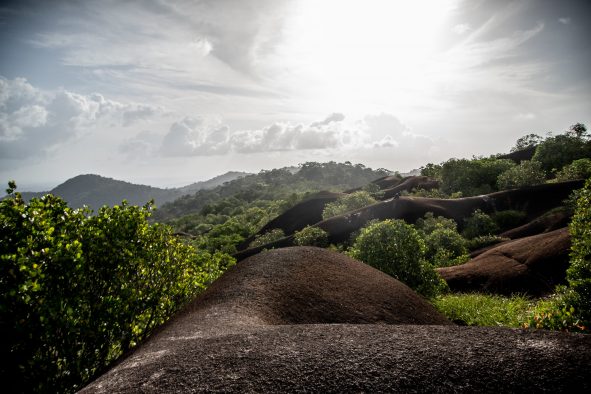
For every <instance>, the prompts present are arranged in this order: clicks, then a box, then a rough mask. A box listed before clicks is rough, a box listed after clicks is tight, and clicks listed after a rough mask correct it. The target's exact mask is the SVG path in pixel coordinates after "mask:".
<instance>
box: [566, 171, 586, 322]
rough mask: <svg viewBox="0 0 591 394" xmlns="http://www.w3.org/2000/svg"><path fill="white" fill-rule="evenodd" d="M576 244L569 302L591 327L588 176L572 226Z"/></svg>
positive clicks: (569, 279) (573, 239)
mask: <svg viewBox="0 0 591 394" xmlns="http://www.w3.org/2000/svg"><path fill="white" fill-rule="evenodd" d="M569 229H570V233H571V237H572V246H571V254H570V258H571V259H570V267H569V268H568V270H567V271H566V279H567V281H568V287H569V289H570V291H569V292H568V293H567V302H569V303H570V304H571V305H572V306H573V307H574V308H575V313H576V315H577V316H578V317H580V318H581V319H582V321H583V324H584V325H585V326H586V327H590V326H591V178H589V179H587V182H586V183H585V187H584V188H583V190H582V192H581V194H580V196H579V200H578V202H577V209H576V211H575V214H574V216H573V219H572V222H571V224H570V226H569Z"/></svg>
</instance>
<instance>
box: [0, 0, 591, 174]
mask: <svg viewBox="0 0 591 394" xmlns="http://www.w3.org/2000/svg"><path fill="white" fill-rule="evenodd" d="M589 10H590V6H589V5H588V4H586V3H585V2H578V1H575V0H569V1H564V2H553V1H549V0H528V1H490V0H479V1H461V0H441V1H427V0H418V1H379V0H365V1H355V0H351V1H337V0H323V1H313V0H294V1H277V0H258V1H238V0H228V1H215V2H209V1H188V0H187V1H182V0H179V1H160V0H150V1H143V2H140V3H137V2H119V1H104V2H71V1H56V2H51V5H49V4H44V3H42V2H34V1H30V2H29V1H23V2H13V3H10V2H9V3H7V4H6V5H5V6H3V7H2V8H1V9H0V37H1V39H0V59H2V60H1V61H0V78H1V79H0V154H1V155H0V175H2V176H3V177H4V178H6V179H8V178H16V179H17V181H18V180H22V181H23V182H20V183H21V184H24V185H27V183H29V184H31V185H33V184H41V183H46V184H47V183H49V184H52V183H57V182H59V181H63V180H65V179H67V178H68V177H71V176H74V175H77V174H79V173H81V172H93V173H99V174H101V175H105V176H111V177H115V178H119V179H126V180H131V181H139V182H143V183H150V184H155V185H160V186H169V185H180V184H183V183H188V182H192V181H196V180H202V179H205V178H209V177H212V176H215V175H218V174H219V173H222V172H225V171H229V170H246V171H258V170H260V169H262V168H270V167H278V166H288V165H297V164H298V163H301V162H304V161H308V160H315V161H326V160H341V161H344V160H349V161H352V162H363V163H364V164H366V165H368V166H372V167H376V168H377V167H385V168H389V169H392V170H401V171H407V170H411V169H413V168H417V167H419V166H420V165H423V164H425V163H426V162H429V161H431V162H439V161H442V160H445V159H447V158H449V157H452V156H455V157H470V156H472V155H474V154H475V155H487V154H492V153H497V152H501V151H504V150H508V148H509V147H510V146H511V145H512V143H513V142H514V141H515V140H516V139H517V138H518V137H520V136H521V135H524V134H527V133H531V132H537V133H540V134H543V133H545V132H547V131H554V132H560V131H562V130H564V129H565V128H567V127H568V126H569V125H570V124H573V123H575V122H583V123H585V122H587V123H589V122H590V120H589V111H588V110H589V108H590V107H591V105H590V104H591V100H590V95H589V88H590V87H591V80H590V78H589V73H588V70H589V69H591V48H590V45H589V42H588V38H587V37H589V36H590V35H589V32H590V31H589V30H590V29H589V27H588V20H587V19H588V18H586V17H585V15H586V13H587V14H588V12H589Z"/></svg>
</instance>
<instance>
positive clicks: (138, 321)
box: [0, 182, 233, 392]
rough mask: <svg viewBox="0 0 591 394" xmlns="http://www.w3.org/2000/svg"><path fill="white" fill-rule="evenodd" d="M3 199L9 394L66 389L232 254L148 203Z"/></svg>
mask: <svg viewBox="0 0 591 394" xmlns="http://www.w3.org/2000/svg"><path fill="white" fill-rule="evenodd" d="M14 189H15V185H14V182H11V183H10V184H9V189H8V190H7V192H8V194H9V195H10V196H9V197H8V198H6V199H5V200H3V201H1V202H0V223H1V224H0V240H1V241H0V259H1V262H2V264H1V265H0V325H1V327H0V329H1V332H2V333H3V338H2V342H3V345H2V347H3V348H2V359H3V365H4V366H5V367H3V368H2V375H3V381H4V382H5V383H9V382H12V387H9V388H8V391H19V392H20V391H24V392H31V391H72V390H75V389H78V388H80V387H81V385H82V384H83V383H84V382H86V381H87V380H88V379H89V378H90V377H92V376H93V374H94V373H96V372H97V371H100V370H101V369H102V368H104V367H105V366H106V365H107V364H108V363H109V362H111V361H112V360H114V359H115V358H117V357H118V356H119V355H121V354H122V353H123V352H124V351H126V350H128V349H129V348H131V347H133V346H134V345H135V344H136V343H138V342H139V341H141V340H143V339H144V338H145V337H146V336H147V335H148V334H149V333H150V331H151V330H152V329H153V328H154V327H156V326H157V325H159V324H161V323H163V322H164V321H165V320H167V319H168V318H169V317H170V316H171V315H172V314H173V313H174V312H175V311H176V310H178V308H179V307H180V306H182V305H183V304H184V303H185V302H186V301H188V300H189V299H190V298H192V297H193V296H194V295H195V294H196V293H197V292H199V291H201V290H203V289H204V288H205V287H206V286H207V285H208V284H209V283H210V282H211V281H213V280H214V279H215V278H217V277H218V276H219V275H220V274H221V273H222V272H223V270H224V269H226V268H227V266H229V265H230V264H232V262H233V260H232V259H231V258H230V257H229V256H227V255H223V254H220V253H217V254H215V255H210V254H209V253H204V252H198V251H196V250H195V249H194V248H192V247H191V246H189V245H186V244H184V243H183V242H181V241H180V240H179V239H178V238H177V237H175V236H173V235H172V229H171V228H169V227H168V226H164V225H159V224H156V225H150V224H149V223H148V222H147V218H148V217H149V215H150V211H151V205H150V204H147V205H146V206H145V207H143V208H139V207H136V206H129V205H127V204H126V203H125V202H124V203H123V204H122V205H120V206H114V207H112V208H108V207H103V208H102V209H100V211H99V212H98V213H97V214H96V215H94V216H90V211H88V210H87V209H80V210H72V209H71V208H69V207H68V206H67V204H66V203H65V202H64V201H63V200H61V199H60V198H58V197H54V196H52V195H46V196H44V197H42V198H40V199H36V198H35V199H32V200H31V201H30V203H29V204H26V203H25V202H24V201H23V199H22V197H21V196H20V194H19V193H14Z"/></svg>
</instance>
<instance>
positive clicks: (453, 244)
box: [425, 228, 468, 267]
mask: <svg viewBox="0 0 591 394" xmlns="http://www.w3.org/2000/svg"><path fill="white" fill-rule="evenodd" d="M466 244H467V242H466V240H465V239H464V238H463V237H462V236H461V235H460V234H459V233H458V232H457V231H456V230H452V229H450V228H437V229H435V230H434V231H433V232H431V234H428V235H427V236H426V237H425V245H426V258H427V261H429V262H430V263H431V264H433V265H434V266H435V267H448V266H452V265H458V264H462V263H464V262H466V261H467V260H468V249H467V248H466Z"/></svg>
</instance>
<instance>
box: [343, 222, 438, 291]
mask: <svg viewBox="0 0 591 394" xmlns="http://www.w3.org/2000/svg"><path fill="white" fill-rule="evenodd" d="M349 254H350V255H351V256H352V257H353V258H356V259H358V260H361V261H363V262H365V263H367V264H369V265H371V266H372V267H375V268H377V269H379V270H380V271H382V272H385V273H387V274H388V275H391V276H393V277H394V278H396V279H398V280H400V281H401V282H404V283H405V284H406V285H408V286H409V287H411V288H413V289H414V290H416V291H417V292H419V293H421V294H423V295H424V296H427V297H431V296H434V295H436V294H437V293H438V292H439V291H440V290H441V289H442V286H443V285H444V283H442V282H443V280H442V279H441V278H440V277H439V275H438V274H437V273H436V272H435V270H434V268H433V266H432V265H431V264H429V263H428V262H426V261H425V259H424V256H425V243H424V241H423V239H422V238H421V236H420V235H419V233H418V232H417V230H415V228H414V227H413V226H411V225H409V224H406V223H405V222H404V221H403V220H385V221H382V222H377V223H372V224H370V225H369V226H367V227H364V228H363V229H362V230H361V232H360V234H359V236H358V237H357V239H356V240H355V243H354V244H353V247H352V248H351V250H350V251H349Z"/></svg>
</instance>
